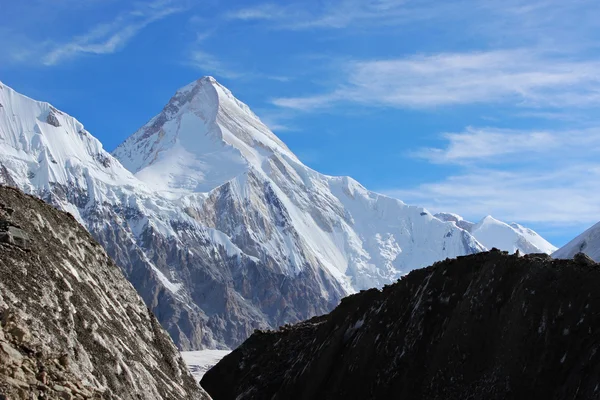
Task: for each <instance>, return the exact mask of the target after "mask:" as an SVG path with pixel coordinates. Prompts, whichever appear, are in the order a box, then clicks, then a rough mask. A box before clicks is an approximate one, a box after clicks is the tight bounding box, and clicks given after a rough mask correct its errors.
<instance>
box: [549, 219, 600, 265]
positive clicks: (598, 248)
mask: <svg viewBox="0 0 600 400" xmlns="http://www.w3.org/2000/svg"><path fill="white" fill-rule="evenodd" d="M580 252H583V253H585V254H587V255H588V256H590V257H591V258H592V259H593V260H594V261H596V262H600V222H598V223H597V224H595V225H594V226H592V227H591V228H589V229H588V230H586V231H585V232H583V233H582V234H581V235H579V236H577V237H576V238H575V239H573V240H571V241H570V242H569V243H567V244H566V245H564V246H563V247H561V248H560V249H558V250H556V252H554V253H553V254H552V257H554V258H573V256H574V255H575V254H577V253H580Z"/></svg>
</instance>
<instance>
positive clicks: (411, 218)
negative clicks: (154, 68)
mask: <svg viewBox="0 0 600 400" xmlns="http://www.w3.org/2000/svg"><path fill="white" fill-rule="evenodd" d="M0 104H1V105H2V106H1V107H0V182H4V183H7V184H11V185H14V186H17V187H19V188H21V189H23V190H24V191H26V192H28V193H31V194H34V195H37V196H39V197H41V198H43V199H44V200H46V201H48V202H50V203H52V204H54V205H56V206H58V207H59V208H61V209H63V210H67V211H69V212H71V213H72V214H73V215H75V216H76V218H77V219H78V220H79V221H80V222H81V223H82V224H83V225H84V226H85V227H86V228H87V229H88V230H89V231H90V232H91V233H92V235H94V237H95V238H96V239H97V240H98V241H99V242H100V243H101V244H102V245H103V246H104V247H105V248H106V250H107V252H108V253H109V254H110V255H111V257H113V258H114V259H115V261H116V262H117V263H118V264H119V265H120V266H121V268H122V269H123V271H124V272H125V274H126V276H127V278H128V279H129V280H130V281H131V282H132V283H133V285H134V286H135V287H136V289H137V290H138V291H139V293H140V294H141V295H142V297H143V298H144V300H145V301H146V303H147V304H148V306H149V307H150V308H151V309H152V310H153V311H154V313H155V314H156V315H157V317H158V318H159V320H160V321H161V323H162V324H163V326H165V328H166V329H167V331H168V332H169V333H170V334H171V336H172V337H173V339H174V340H175V342H176V343H177V344H178V345H179V346H180V347H181V348H182V349H198V348H202V347H208V348H225V347H233V346H236V345H237V344H239V343H240V342H241V341H243V340H244V339H245V338H246V337H247V336H248V335H249V334H250V333H251V332H252V331H253V330H254V329H256V328H268V327H276V326H278V325H282V324H284V323H288V322H294V321H298V320H302V319H306V318H309V317H311V316H313V315H316V314H323V313H325V312H328V311H329V310H331V309H332V308H333V307H334V306H335V305H337V303H338V302H339V300H340V299H341V298H342V297H344V296H346V295H348V294H349V293H352V292H355V291H357V290H360V289H365V288H369V287H373V286H382V285H384V284H387V283H390V282H393V281H394V280H396V279H398V278H399V277H400V276H401V275H403V274H405V273H407V272H408V271H410V270H412V269H415V268H419V267H423V266H426V265H429V264H431V263H433V262H434V261H437V260H441V259H445V258H447V257H455V256H458V255H464V254H470V253H473V252H478V251H481V250H483V249H484V248H485V247H484V246H483V245H482V244H481V243H480V242H478V241H477V240H476V239H475V237H474V236H473V235H472V234H471V233H469V229H466V228H465V227H463V226H461V224H457V223H456V222H452V221H450V222H448V221H443V220H441V219H440V218H436V217H434V216H433V215H431V214H430V213H429V212H427V211H426V210H424V209H423V208H420V207H414V206H408V205H406V204H404V203H402V202H401V201H399V200H396V199H392V198H389V197H386V196H383V195H379V194H377V193H373V192H370V191H368V190H366V189H365V188H364V187H363V186H361V185H360V184H359V183H358V182H356V181H355V180H353V179H351V178H348V177H331V176H326V175H323V174H320V173H318V172H316V171H314V170H311V169H310V168H308V167H306V166H305V165H303V164H302V163H301V162H300V161H299V160H298V158H297V157H296V156H295V155H294V154H293V153H292V152H291V151H290V150H289V149H288V148H287V147H286V146H285V144H284V143H282V142H281V141H280V140H279V139H278V138H277V137H276V136H275V135H274V134H273V133H272V132H270V131H269V129H268V128H267V127H266V126H265V125H264V124H263V123H262V122H261V121H260V120H259V118H258V117H257V116H256V115H254V114H253V113H252V112H251V111H250V110H249V108H248V107H247V106H246V105H245V104H243V103H241V102H240V101H239V100H237V99H236V98H235V97H234V96H233V95H232V94H231V92H230V91H229V90H227V89H226V88H224V87H223V86H221V85H220V84H218V83H217V82H216V81H215V80H214V79H213V78H210V77H207V78H202V79H199V80H198V81H195V82H192V83H191V84H189V85H187V86H186V87H184V88H182V89H181V90H179V91H177V93H176V94H175V95H174V96H173V98H172V99H171V100H170V101H169V103H168V104H167V105H166V106H165V107H164V109H163V110H162V112H161V113H159V114H158V115H157V116H156V117H155V118H153V119H152V120H151V121H149V122H148V123H147V124H146V125H145V126H143V127H142V128H141V129H140V130H138V131H137V132H136V133H135V134H133V135H132V136H131V137H130V138H128V139H127V140H126V141H125V142H124V143H123V144H121V145H120V146H119V147H118V148H117V149H116V150H115V151H114V153H113V154H114V157H113V156H112V155H111V154H109V153H107V152H106V151H104V150H103V149H102V146H101V144H100V143H99V142H98V141H97V140H96V139H95V138H93V137H92V136H91V135H90V134H89V133H88V132H86V131H85V129H83V126H82V125H81V124H80V123H79V122H78V121H76V120H75V119H74V118H72V117H70V116H68V115H66V114H64V113H61V112H60V111H58V110H56V109H54V108H53V107H52V106H50V105H49V104H47V103H41V102H37V101H34V100H32V99H29V98H27V97H25V96H22V95H20V94H18V93H16V92H15V91H13V90H12V89H10V88H8V87H7V86H3V85H0ZM125 167H126V168H125ZM515 232H516V231H515ZM510 243H512V242H510ZM490 247H492V246H490ZM493 247H500V248H502V246H500V245H497V244H494V246H493ZM506 249H507V250H511V249H512V247H509V248H506Z"/></svg>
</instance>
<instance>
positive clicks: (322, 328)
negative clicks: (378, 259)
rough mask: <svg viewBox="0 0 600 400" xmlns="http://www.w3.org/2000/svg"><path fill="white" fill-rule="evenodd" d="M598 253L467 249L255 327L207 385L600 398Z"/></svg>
mask: <svg viewBox="0 0 600 400" xmlns="http://www.w3.org/2000/svg"><path fill="white" fill-rule="evenodd" d="M599 285H600V265H598V264H596V263H594V262H593V261H591V260H590V259H589V258H587V257H585V256H579V257H577V258H576V259H575V260H553V259H551V258H550V257H549V256H546V255H529V256H525V257H518V256H509V255H507V253H503V252H500V251H491V252H487V253H480V254H476V255H471V256H466V257H459V258H458V259H453V260H446V261H443V262H439V263H436V264H434V265H433V266H431V267H428V268H424V269H420V270H415V271H413V272H411V273H410V274H408V275H407V276H406V277H404V278H403V279H401V280H400V281H398V282H397V283H395V284H393V285H389V286H386V287H385V288H384V289H383V290H382V291H379V290H375V289H372V290H368V291H363V292H361V293H359V294H356V295H353V296H350V297H347V298H345V299H344V300H343V301H342V303H341V304H340V305H339V306H338V307H337V308H336V309H335V310H334V311H332V312H331V313H330V314H328V315H324V316H321V317H315V318H313V319H310V320H308V321H306V322H303V323H300V324H297V325H294V326H287V327H283V328H281V329H280V330H279V331H278V332H274V331H268V332H255V333H254V334H253V335H252V336H251V337H250V338H249V339H248V340H246V342H244V344H243V345H242V346H240V347H239V348H238V349H236V350H235V351H234V352H232V353H231V354H230V355H228V356H226V357H225V358H224V359H223V360H222V361H221V362H219V363H218V364H217V365H216V366H215V367H213V368H212V369H211V370H209V371H208V372H207V373H206V375H204V378H203V379H202V386H203V387H204V388H205V389H206V390H207V391H208V393H209V394H211V396H213V398H214V399H215V400H226V399H240V400H241V399H315V398H318V399H346V400H347V399H391V398H401V399H598V398H600V384H599V383H598V382H600V353H599V352H598V349H599V347H600V319H599V318H598V317H597V316H598V314H599V313H600V293H599V291H598V287H599Z"/></svg>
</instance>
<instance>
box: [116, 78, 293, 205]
mask: <svg viewBox="0 0 600 400" xmlns="http://www.w3.org/2000/svg"><path fill="white" fill-rule="evenodd" d="M273 153H280V154H284V155H286V156H287V157H290V158H292V159H294V160H295V161H297V162H299V161H298V159H297V158H296V157H295V156H294V155H293V153H292V152H291V151H290V150H289V149H288V148H287V146H286V145H285V144H284V143H283V142H282V141H281V140H280V139H279V138H277V136H275V135H274V134H273V133H272V132H271V131H270V130H269V129H268V128H267V127H266V125H265V124H263V123H262V122H261V121H260V119H259V118H258V117H257V116H256V115H255V114H254V113H253V112H252V111H250V108H249V107H248V106H247V105H246V104H244V103H242V102H241V101H239V100H237V99H236V98H235V97H234V96H233V94H232V93H231V92H230V91H229V90H228V89H227V88H225V87H224V86H222V85H220V84H219V83H218V82H217V81H216V80H215V79H214V78H213V77H210V76H208V77H203V78H200V79H198V80H196V81H194V82H192V83H190V84H188V85H186V86H184V87H183V88H181V89H179V90H178V91H177V92H176V93H175V95H174V96H173V97H172V98H171V99H170V101H169V102H168V103H167V105H166V106H165V107H164V108H163V110H162V111H161V112H160V113H159V114H158V115H157V116H155V117H154V118H152V119H151V120H150V121H149V122H148V123H147V124H146V125H144V126H143V127H142V128H140V129H139V130H138V131H137V132H136V133H134V134H133V135H132V136H130V137H129V138H128V139H127V140H125V142H123V143H122V144H121V145H120V146H118V147H117V148H116V149H115V151H114V152H113V154H114V156H115V157H117V158H118V159H119V160H120V161H121V163H122V164H123V165H124V166H125V167H126V168H127V169H129V170H130V171H131V172H133V173H136V174H138V177H139V178H140V179H142V180H143V181H145V182H147V183H148V184H150V185H151V186H152V187H153V188H154V189H155V190H158V191H161V192H162V193H164V194H166V195H170V196H171V197H178V196H180V195H182V194H188V193H193V192H196V193H197V192H207V191H209V190H211V189H213V188H215V187H217V186H220V185H221V184H223V183H225V182H227V181H228V180H230V179H232V178H234V177H235V176H238V175H241V174H243V173H244V172H246V171H247V170H248V168H249V167H250V166H255V167H260V165H261V164H262V163H263V161H264V159H265V158H268V157H270V156H271V155H272V154H273Z"/></svg>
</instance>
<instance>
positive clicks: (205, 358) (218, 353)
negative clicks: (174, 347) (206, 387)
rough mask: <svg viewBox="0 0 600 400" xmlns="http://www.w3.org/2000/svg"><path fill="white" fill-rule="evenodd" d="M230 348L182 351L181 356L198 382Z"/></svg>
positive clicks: (229, 351)
mask: <svg viewBox="0 0 600 400" xmlns="http://www.w3.org/2000/svg"><path fill="white" fill-rule="evenodd" d="M229 353H231V350H199V351H182V352H181V357H183V361H185V363H186V365H187V367H188V369H189V371H190V372H191V373H192V376H193V377H194V379H195V380H196V382H200V380H201V379H202V377H203V376H204V374H205V373H206V371H208V370H209V369H211V368H212V367H214V366H215V365H217V363H218V362H219V361H221V359H222V358H223V357H225V356H226V355H227V354H229Z"/></svg>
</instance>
